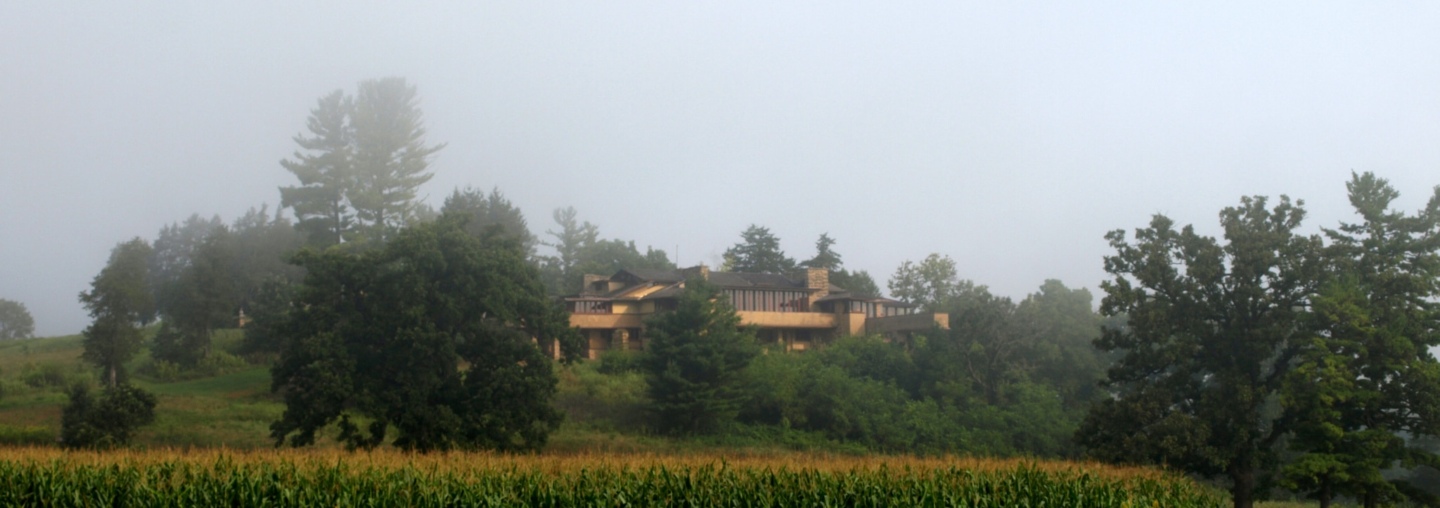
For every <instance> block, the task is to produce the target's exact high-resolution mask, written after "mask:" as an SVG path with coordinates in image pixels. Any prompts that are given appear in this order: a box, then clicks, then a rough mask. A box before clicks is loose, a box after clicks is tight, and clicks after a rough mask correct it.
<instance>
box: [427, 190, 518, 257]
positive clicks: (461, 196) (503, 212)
mask: <svg viewBox="0 0 1440 508" xmlns="http://www.w3.org/2000/svg"><path fill="white" fill-rule="evenodd" d="M440 213H441V214H442V215H451V216H465V217H469V218H470V221H469V222H468V223H466V225H465V230H466V231H468V232H470V234H472V235H475V236H481V235H483V234H485V232H486V231H487V230H489V229H490V228H492V227H498V228H500V230H501V231H503V232H504V234H505V235H507V236H510V237H512V238H514V239H515V241H517V242H519V243H520V245H521V247H522V248H523V249H524V251H525V254H526V255H527V256H533V255H535V243H536V239H535V235H533V234H530V228H529V227H528V226H527V225H526V223H525V215H524V214H523V213H521V212H520V209H519V208H517V207H516V206H515V205H514V204H513V203H511V202H510V200H508V199H505V196H504V195H503V194H501V193H500V189H498V188H496V189H492V190H491V191H490V194H489V195H488V196H487V195H486V194H485V193H484V192H481V191H480V190H478V189H473V188H470V187H466V188H465V189H463V190H461V189H455V192H453V193H451V194H450V197H448V198H445V205H444V206H442V207H441V208H440Z"/></svg>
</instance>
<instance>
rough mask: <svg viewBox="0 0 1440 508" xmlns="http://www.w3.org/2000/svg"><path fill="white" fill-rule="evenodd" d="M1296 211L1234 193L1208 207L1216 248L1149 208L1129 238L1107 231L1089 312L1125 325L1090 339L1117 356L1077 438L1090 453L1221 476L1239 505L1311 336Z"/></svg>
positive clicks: (1306, 264)
mask: <svg viewBox="0 0 1440 508" xmlns="http://www.w3.org/2000/svg"><path fill="white" fill-rule="evenodd" d="M1304 216H1305V213H1304V210H1303V208H1302V203H1299V202H1296V203H1291V201H1290V200H1289V199H1288V198H1285V197H1282V198H1281V199H1280V202H1279V204H1277V205H1275V206H1274V207H1268V206H1267V200H1266V199H1265V198H1263V197H1246V198H1243V199H1242V200H1241V202H1240V205H1239V206H1236V207H1230V208H1226V209H1224V210H1223V211H1221V213H1220V224H1221V226H1222V227H1223V230H1224V240H1225V241H1224V242H1223V243H1222V242H1220V241H1217V240H1216V239H1214V238H1211V237H1206V236H1202V235H1200V234H1198V233H1196V232H1195V230H1194V229H1193V228H1192V227H1189V226H1186V227H1184V228H1182V229H1178V230H1177V229H1176V228H1175V226H1174V222H1172V221H1171V220H1170V219H1169V218H1167V217H1164V216H1161V215H1156V216H1155V217H1154V218H1153V219H1152V220H1151V222H1150V225H1149V226H1148V227H1146V228H1142V229H1138V230H1136V232H1135V240H1134V241H1133V242H1132V241H1130V240H1128V239H1127V238H1126V235H1125V232H1124V231H1123V230H1116V231H1112V232H1111V233H1109V234H1108V235H1106V238H1107V239H1108V240H1109V241H1110V245H1111V247H1113V248H1114V249H1115V254H1114V255H1112V256H1107V257H1106V258H1105V271H1106V272H1107V273H1109V274H1110V276H1111V277H1112V278H1111V279H1110V280H1107V281H1105V282H1104V283H1103V284H1102V286H1101V287H1102V288H1103V289H1104V291H1105V293H1106V296H1105V299H1104V301H1103V302H1102V303H1101V311H1102V312H1103V313H1104V314H1105V315H1108V316H1115V315H1120V314H1126V315H1128V316H1129V323H1128V326H1126V327H1124V328H1121V329H1107V330H1106V331H1105V332H1104V334H1103V335H1102V336H1101V338H1100V339H1099V340H1098V341H1097V342H1096V345H1097V346H1099V347H1100V348H1101V349H1103V350H1106V351H1121V352H1123V353H1124V356H1122V357H1121V358H1120V359H1119V361H1118V362H1117V363H1116V364H1115V366H1114V367H1112V368H1111V369H1110V371H1109V376H1108V386H1109V388H1110V389H1111V390H1112V391H1113V395H1114V396H1113V398H1111V399H1107V400H1104V401H1102V402H1101V403H1100V404H1097V405H1096V406H1094V407H1093V408H1092V410H1091V413H1090V414H1089V415H1088V416H1087V417H1086V421H1085V422H1084V424H1082V426H1081V429H1080V431H1079V432H1078V433H1077V440H1078V441H1079V442H1080V443H1081V444H1082V445H1084V446H1085V447H1087V448H1088V449H1089V451H1090V453H1091V454H1092V455H1095V456H1097V457H1105V458H1110V459H1117V458H1118V459H1128V460H1131V461H1146V460H1163V461H1165V462H1167V463H1168V464H1170V465H1173V466H1178V467H1183V468H1185V469H1187V470H1189V471H1193V472H1196V473H1200V474H1206V475H1224V476H1225V477H1227V478H1228V479H1229V480H1230V484H1231V486H1232V487H1231V493H1232V496H1233V499H1234V503H1235V506H1236V507H1237V508H1249V507H1250V506H1252V504H1253V499H1254V489H1255V486H1256V481H1257V474H1258V473H1260V472H1261V470H1262V467H1263V465H1264V464H1266V463H1267V462H1268V461H1269V460H1270V458H1271V453H1272V451H1273V450H1274V448H1275V447H1274V445H1275V443H1276V441H1277V440H1278V439H1279V438H1280V437H1281V436H1283V435H1284V434H1285V433H1287V432H1288V431H1289V430H1290V429H1289V428H1287V427H1286V426H1285V425H1284V424H1283V421H1282V420H1281V419H1279V418H1277V416H1278V415H1275V414H1272V413H1273V411H1266V407H1267V403H1269V401H1272V400H1274V399H1275V398H1276V397H1277V396H1278V395H1279V394H1280V393H1281V387H1282V383H1283V381H1284V379H1285V377H1286V375H1287V374H1288V373H1289V372H1290V371H1291V368H1292V367H1293V366H1294V365H1295V364H1296V362H1297V361H1298V359H1299V356H1300V353H1301V352H1302V351H1303V350H1304V348H1305V347H1306V346H1307V345H1308V344H1309V342H1310V338H1311V337H1312V334H1311V330H1310V329H1309V327H1308V326H1307V325H1306V323H1307V316H1306V313H1307V309H1308V308H1309V299H1310V296H1311V295H1312V294H1314V292H1315V284H1316V280H1317V278H1318V276H1319V273H1318V272H1319V271H1320V263H1319V262H1318V253H1319V249H1320V244H1321V241H1320V239H1319V238H1318V237H1307V236H1303V235H1300V234H1298V233H1297V232H1296V229H1297V228H1298V227H1299V226H1300V223H1301V220H1302V219H1303V218H1304Z"/></svg>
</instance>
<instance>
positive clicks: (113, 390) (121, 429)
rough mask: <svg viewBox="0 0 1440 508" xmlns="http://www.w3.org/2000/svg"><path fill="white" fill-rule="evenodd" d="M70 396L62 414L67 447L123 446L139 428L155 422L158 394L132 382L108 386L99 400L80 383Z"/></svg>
mask: <svg viewBox="0 0 1440 508" xmlns="http://www.w3.org/2000/svg"><path fill="white" fill-rule="evenodd" d="M69 396H70V401H69V403H67V404H66V405H65V407H64V409H63V410H62V411H61V415H60V442H61V444H62V445H63V446H65V447H66V448H113V447H116V446H124V445H126V444H128V443H129V442H130V438H131V436H133V435H134V433H135V430H136V429H138V428H139V427H141V426H144V425H148V424H150V422H153V421H155V396H154V395H151V394H150V393H149V392H146V391H145V390H141V389H139V388H136V387H134V386H131V385H129V384H121V385H117V386H112V387H109V388H106V389H105V391H104V392H102V393H101V395H100V399H99V400H96V399H95V397H94V396H93V395H91V394H90V388H89V386H87V385H85V384H83V383H80V384H76V385H75V386H73V387H71V388H70V392H69Z"/></svg>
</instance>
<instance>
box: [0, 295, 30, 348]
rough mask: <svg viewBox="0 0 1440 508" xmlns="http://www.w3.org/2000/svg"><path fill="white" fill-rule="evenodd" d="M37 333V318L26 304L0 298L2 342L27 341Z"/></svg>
mask: <svg viewBox="0 0 1440 508" xmlns="http://www.w3.org/2000/svg"><path fill="white" fill-rule="evenodd" d="M34 333H35V318H34V317H31V316H30V311H29V310H26V309H25V304H23V303H20V302H17V301H14V300H6V299H4V298H0V340H10V339H26V338H30V337H31V336H32V335H33V334H34Z"/></svg>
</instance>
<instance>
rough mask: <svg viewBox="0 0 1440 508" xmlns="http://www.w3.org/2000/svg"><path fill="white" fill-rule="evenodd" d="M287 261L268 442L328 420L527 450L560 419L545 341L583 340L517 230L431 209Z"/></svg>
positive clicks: (406, 441)
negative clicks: (440, 215) (300, 273)
mask: <svg viewBox="0 0 1440 508" xmlns="http://www.w3.org/2000/svg"><path fill="white" fill-rule="evenodd" d="M295 261H296V262H297V263H298V264H300V266H302V267H304V268H305V269H306V276H305V280H304V282H303V283H302V284H301V285H300V286H299V287H298V288H297V289H296V292H295V295H294V303H293V305H291V306H290V307H289V309H288V311H287V312H285V313H284V314H283V315H281V316H279V317H278V319H279V322H278V323H276V324H274V326H273V327H270V328H269V329H270V330H271V331H272V333H274V334H275V335H276V338H277V339H278V340H279V342H280V344H281V350H280V359H279V361H278V363H277V364H276V365H275V367H274V368H272V369H271V376H272V379H273V380H274V381H273V383H274V384H273V387H274V389H275V390H276V391H279V392H281V393H283V395H284V399H285V406H286V407H285V413H284V414H283V416H282V417H281V419H280V420H279V421H277V422H275V423H273V424H272V425H271V427H270V428H271V437H273V438H274V439H275V440H276V443H277V444H284V443H289V444H291V445H293V446H303V445H308V444H313V443H314V441H315V434H316V432H318V431H319V430H320V429H321V428H324V427H325V426H327V425H330V424H336V425H337V426H338V428H339V429H340V434H339V439H340V440H341V441H344V442H345V443H347V445H348V446H350V447H360V448H371V447H374V446H377V445H379V444H382V443H384V442H385V440H386V439H387V435H393V436H394V441H393V444H394V445H395V446H397V447H400V448H402V449H406V450H417V451H430V450H444V449H451V448H462V449H471V448H489V449H500V450H514V449H535V448H539V447H540V446H542V445H543V444H544V443H545V440H546V437H547V436H548V434H549V432H550V431H552V430H554V429H555V428H556V426H557V425H558V424H559V422H560V418H561V415H560V413H558V412H556V410H555V408H554V407H552V406H551V405H550V401H549V400H550V397H551V396H552V395H553V394H554V393H555V386H556V383H557V378H556V376H555V374H554V372H553V371H552V364H553V362H552V361H550V359H549V358H548V357H547V354H546V353H545V351H547V350H550V349H551V348H552V347H557V346H555V345H556V343H558V349H559V350H560V351H562V352H563V354H564V355H565V356H566V357H567V358H573V357H577V356H578V355H579V353H580V350H581V348H582V347H583V344H582V343H581V341H580V337H579V334H577V333H575V332H574V331H573V329H571V328H570V327H569V322H568V320H567V319H566V316H565V314H564V312H563V311H562V310H561V309H560V308H559V307H558V306H557V305H555V304H554V302H552V301H551V300H550V299H548V298H547V297H546V296H545V292H544V289H543V286H542V285H541V283H540V280H539V278H538V274H537V272H536V270H535V268H534V266H533V265H531V264H530V263H529V262H527V260H526V259H525V255H524V252H523V251H522V249H521V247H520V245H519V244H518V243H516V242H514V241H512V240H509V239H507V238H505V237H504V236H501V235H494V234H492V235H487V236H484V237H480V238H477V237H475V236H472V235H470V234H469V233H467V232H466V231H465V223H464V221H463V220H460V219H441V220H439V221H437V222H434V223H430V224H424V225H419V226H412V227H410V228H407V229H405V230H402V231H401V232H400V234H398V235H397V236H396V237H395V238H393V240H392V241H390V242H389V243H387V244H386V245H384V246H383V247H382V248H378V249H369V250H365V251H363V252H345V251H341V250H337V249H330V250H326V251H316V250H313V249H305V250H302V251H300V253H299V254H297V256H296V258H295ZM359 419H363V420H365V421H366V422H368V423H367V425H366V427H365V428H364V429H361V428H360V426H359V425H358V424H357V423H356V421H357V420H359ZM392 427H393V429H394V430H393V431H391V430H390V429H391V428H392Z"/></svg>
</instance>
